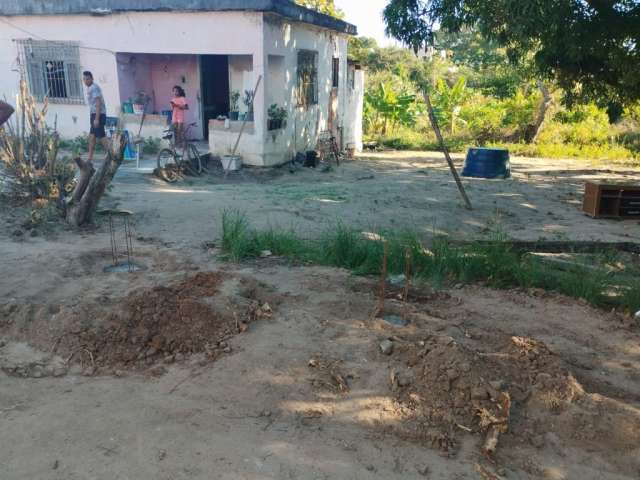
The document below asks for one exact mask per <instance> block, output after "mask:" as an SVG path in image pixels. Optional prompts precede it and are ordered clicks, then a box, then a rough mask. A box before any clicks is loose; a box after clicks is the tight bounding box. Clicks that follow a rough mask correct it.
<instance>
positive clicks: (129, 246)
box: [123, 217, 133, 273]
mask: <svg viewBox="0 0 640 480" xmlns="http://www.w3.org/2000/svg"><path fill="white" fill-rule="evenodd" d="M123 222H124V241H125V243H126V244H127V268H128V270H129V273H131V272H133V263H132V259H131V257H132V255H133V251H132V250H133V245H132V241H131V226H130V225H129V218H128V217H124V218H123Z"/></svg>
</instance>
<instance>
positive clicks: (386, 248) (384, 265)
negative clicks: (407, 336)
mask: <svg viewBox="0 0 640 480" xmlns="http://www.w3.org/2000/svg"><path fill="white" fill-rule="evenodd" d="M388 260H389V242H387V241H386V240H385V242H384V254H383V256H382V270H381V272H380V298H379V299H378V311H377V315H376V316H378V315H383V314H384V300H385V297H386V296H387V290H386V286H387V263H388Z"/></svg>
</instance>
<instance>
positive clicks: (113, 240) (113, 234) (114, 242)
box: [109, 214, 118, 267]
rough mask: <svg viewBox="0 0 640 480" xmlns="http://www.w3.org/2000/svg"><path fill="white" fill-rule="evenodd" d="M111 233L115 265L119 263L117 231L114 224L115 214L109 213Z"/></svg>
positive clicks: (112, 256) (112, 254) (112, 258)
mask: <svg viewBox="0 0 640 480" xmlns="http://www.w3.org/2000/svg"><path fill="white" fill-rule="evenodd" d="M109 234H110V235H111V260H112V261H113V266H114V267H115V266H116V265H118V246H117V245H116V231H115V229H114V226H113V215H111V214H109Z"/></svg>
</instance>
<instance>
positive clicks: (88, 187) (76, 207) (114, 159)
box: [65, 133, 126, 227]
mask: <svg viewBox="0 0 640 480" xmlns="http://www.w3.org/2000/svg"><path fill="white" fill-rule="evenodd" d="M125 146H126V140H125V137H124V136H123V135H122V134H121V133H115V134H114V135H113V138H112V141H111V145H110V148H109V150H108V151H107V155H106V157H105V160H104V162H103V163H102V165H100V167H99V168H98V169H97V170H96V169H94V168H93V165H91V164H90V163H89V162H86V161H84V160H82V159H81V158H79V157H78V158H75V159H74V161H75V163H76V165H77V166H78V169H79V170H80V179H79V180H78V184H77V185H76V188H75V189H74V191H73V194H72V196H71V200H70V202H69V203H68V204H67V207H66V211H65V217H66V219H67V222H69V223H70V224H72V225H75V226H77V227H79V226H82V225H85V224H87V223H91V221H92V220H93V214H94V213H95V211H96V208H97V207H98V203H99V201H100V199H101V198H102V196H103V195H104V192H105V191H106V189H107V187H108V186H109V184H110V183H111V181H112V180H113V177H114V176H115V174H116V172H117V171H118V168H120V165H121V164H122V160H123V159H124V149H125Z"/></svg>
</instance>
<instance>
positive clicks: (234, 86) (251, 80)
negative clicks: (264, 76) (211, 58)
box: [229, 55, 257, 113]
mask: <svg viewBox="0 0 640 480" xmlns="http://www.w3.org/2000/svg"><path fill="white" fill-rule="evenodd" d="M256 80H257V79H256V78H255V75H254V74H253V58H252V57H250V56H247V55H242V56H230V57H229V92H230V93H231V92H233V91H237V92H238V93H240V100H238V106H239V110H238V111H239V112H240V113H246V111H247V110H248V109H247V106H246V105H245V104H244V103H243V102H242V99H243V98H244V92H245V90H249V91H253V89H254V88H255V86H256Z"/></svg>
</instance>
